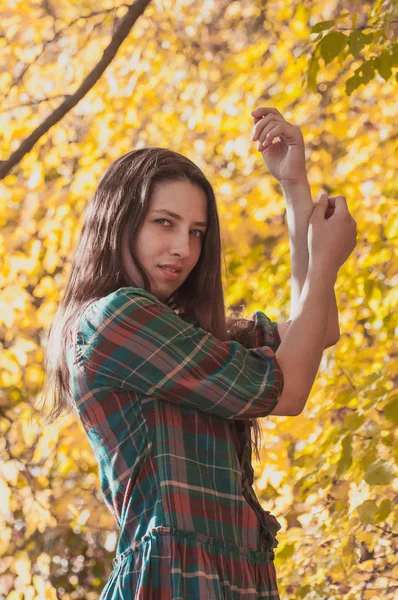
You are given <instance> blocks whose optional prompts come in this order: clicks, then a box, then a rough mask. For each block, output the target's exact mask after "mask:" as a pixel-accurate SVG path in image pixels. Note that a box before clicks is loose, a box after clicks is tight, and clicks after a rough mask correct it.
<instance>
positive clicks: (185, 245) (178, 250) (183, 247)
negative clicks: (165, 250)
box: [170, 234, 190, 258]
mask: <svg viewBox="0 0 398 600" xmlns="http://www.w3.org/2000/svg"><path fill="white" fill-rule="evenodd" d="M170 251H171V252H172V253H173V254H174V253H175V254H179V255H180V256H181V257H184V258H186V257H187V256H189V252H190V248H189V237H188V235H185V234H182V235H177V236H175V237H174V238H173V240H172V243H171V248H170Z"/></svg>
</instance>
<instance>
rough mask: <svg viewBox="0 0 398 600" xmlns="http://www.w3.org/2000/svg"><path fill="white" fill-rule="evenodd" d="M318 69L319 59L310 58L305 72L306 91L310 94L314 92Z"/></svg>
mask: <svg viewBox="0 0 398 600" xmlns="http://www.w3.org/2000/svg"><path fill="white" fill-rule="evenodd" d="M319 67H320V65H319V58H318V57H315V56H312V58H311V60H310V63H309V65H308V71H307V83H308V89H309V90H311V91H312V92H316V78H317V75H318V71H319Z"/></svg>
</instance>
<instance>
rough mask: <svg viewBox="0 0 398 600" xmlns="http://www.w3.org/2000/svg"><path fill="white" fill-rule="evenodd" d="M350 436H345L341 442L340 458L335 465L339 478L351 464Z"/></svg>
mask: <svg viewBox="0 0 398 600" xmlns="http://www.w3.org/2000/svg"><path fill="white" fill-rule="evenodd" d="M351 444H352V435H347V436H346V437H345V438H344V439H343V440H342V442H341V445H342V446H343V450H342V453H341V458H340V460H339V462H338V463H337V469H336V475H337V476H338V477H339V476H340V475H341V474H342V473H344V471H346V470H347V469H349V467H350V466H351V464H352V446H351Z"/></svg>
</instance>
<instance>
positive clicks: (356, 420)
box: [344, 413, 365, 431]
mask: <svg viewBox="0 0 398 600" xmlns="http://www.w3.org/2000/svg"><path fill="white" fill-rule="evenodd" d="M364 422H365V415H358V414H357V413H354V414H353V415H347V416H346V418H345V420H344V427H346V428H347V429H351V431H355V430H356V429H358V427H360V426H361V425H362V424H363V423H364Z"/></svg>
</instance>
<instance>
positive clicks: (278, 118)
mask: <svg viewBox="0 0 398 600" xmlns="http://www.w3.org/2000/svg"><path fill="white" fill-rule="evenodd" d="M271 121H276V122H278V123H284V122H285V121H284V119H283V117H282V116H280V115H275V113H269V114H267V115H265V116H264V117H263V118H262V119H260V120H259V121H258V123H256V125H255V126H254V131H253V135H252V140H253V142H255V141H256V140H258V139H259V136H260V135H261V133H262V131H263V130H264V128H265V127H267V125H268V124H269V123H270V122H271Z"/></svg>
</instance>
